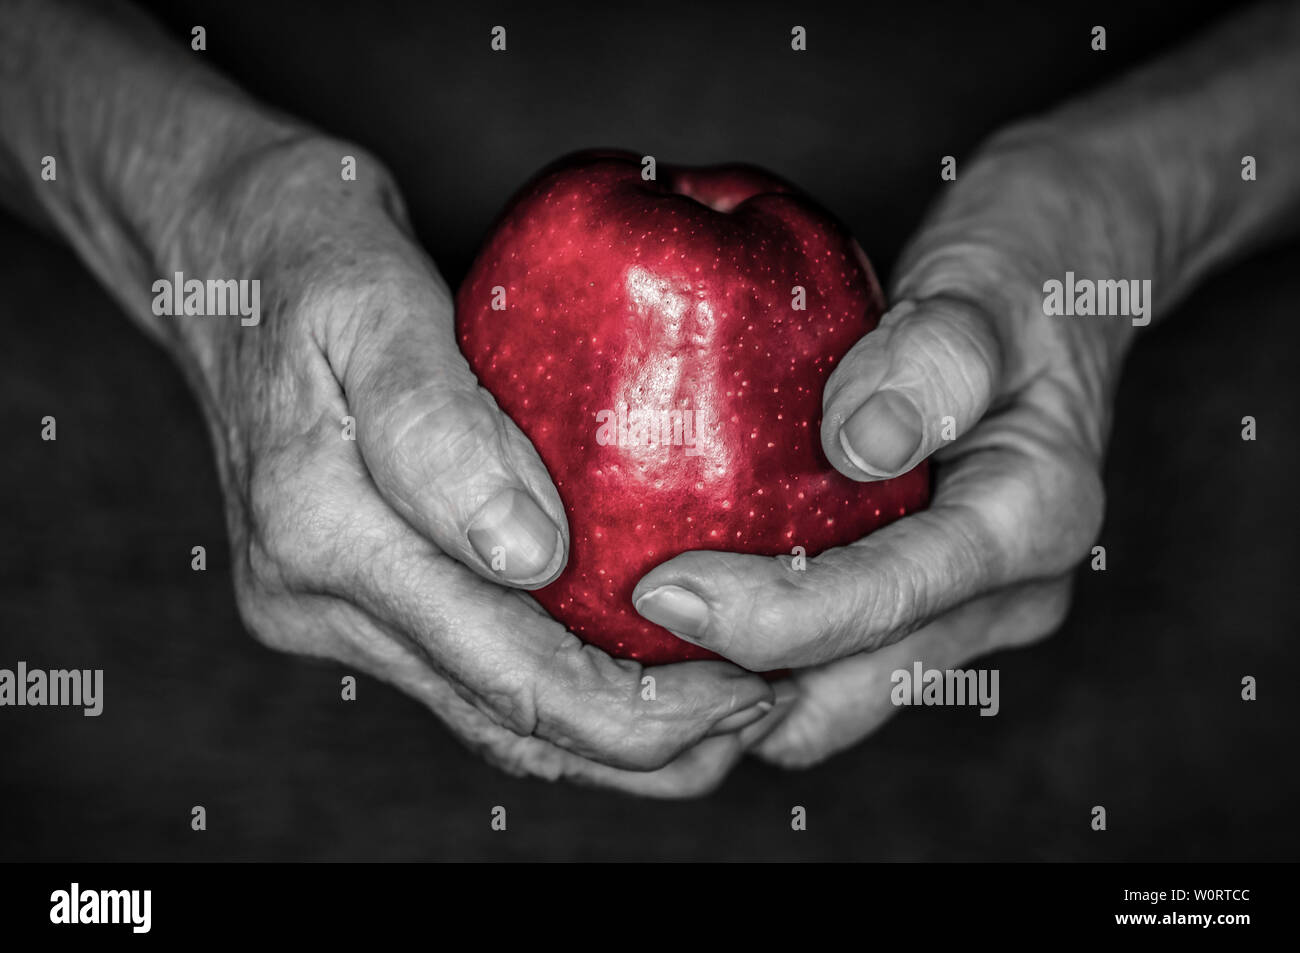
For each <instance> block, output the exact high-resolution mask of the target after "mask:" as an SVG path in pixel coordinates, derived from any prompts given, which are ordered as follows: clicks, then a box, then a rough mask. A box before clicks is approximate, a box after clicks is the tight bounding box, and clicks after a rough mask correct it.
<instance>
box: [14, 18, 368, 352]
mask: <svg viewBox="0 0 1300 953" xmlns="http://www.w3.org/2000/svg"><path fill="white" fill-rule="evenodd" d="M203 57H204V54H203V53H201V52H195V51H191V50H190V49H188V48H186V47H185V46H183V45H181V44H178V43H176V42H175V41H174V40H172V39H170V38H168V37H167V36H165V35H164V34H163V33H162V31H161V30H160V29H158V27H157V26H156V25H155V24H153V23H152V22H151V21H150V20H148V19H147V18H146V17H144V16H143V15H142V14H140V13H139V12H138V11H136V10H135V9H134V8H132V7H130V6H129V5H126V4H122V3H117V2H111V3H99V2H96V3H84V4H81V3H66V2H62V0H60V2H53V0H36V2H21V0H5V2H0V202H4V203H5V204H7V205H9V206H10V208H11V209H12V210H14V211H16V212H18V213H20V214H23V215H25V216H26V217H27V218H29V219H33V220H35V221H36V222H37V223H38V224H43V225H45V226H46V227H48V228H52V229H53V230H54V231H55V232H56V233H57V234H59V235H60V236H61V237H62V238H63V239H64V240H66V241H68V242H69V243H70V244H71V245H72V246H73V247H74V248H75V249H76V251H77V253H78V254H79V255H80V257H81V258H82V259H83V260H84V261H85V263H86V264H87V266H88V267H89V268H90V269H91V270H92V271H93V272H94V273H95V275H96V276H97V277H98V278H99V280H100V281H101V282H102V283H103V284H104V285H105V286H106V287H107V288H108V289H109V291H110V292H111V293H112V294H113V295H114V296H115V297H116V298H117V299H118V301H119V302H120V303H121V304H122V306H123V307H124V309H125V310H126V312H127V314H128V315H129V316H130V317H131V318H132V320H134V321H136V322H137V323H138V324H140V325H141V326H142V327H143V328H144V329H145V330H147V331H148V332H150V333H151V334H153V335H154V336H155V337H156V338H158V339H159V340H160V341H162V342H163V344H164V345H165V346H167V347H169V349H171V350H173V351H180V350H187V351H193V350H195V348H191V347H188V345H190V344H193V343H195V342H193V341H190V340H185V339H186V338H188V337H192V336H198V335H206V334H208V333H210V332H211V331H213V330H214V329H215V328H216V327H217V326H216V325H215V324H214V323H213V322H206V321H194V320H185V321H178V320H176V319H175V318H160V317H158V316H155V315H154V314H153V313H152V311H151V307H150V305H151V301H152V299H153V292H152V290H151V287H152V284H153V282H154V281H155V280H157V279H159V278H170V277H171V276H172V273H173V272H174V271H178V270H184V271H189V272H190V273H191V276H192V277H198V278H200V279H207V278H250V279H251V278H256V277H257V275H256V274H252V273H250V272H251V271H252V270H253V269H254V268H255V267H256V262H257V261H258V260H259V253H260V251H261V250H260V249H259V251H258V253H255V252H254V251H253V250H252V248H251V247H250V246H252V245H254V244H257V243H259V242H261V241H263V240H264V239H265V238H266V236H268V235H270V234H271V233H272V232H273V231H275V229H276V228H277V219H276V213H277V212H283V206H284V205H285V204H286V203H287V202H288V201H289V200H290V196H289V195H288V194H287V193H289V192H292V191H293V188H292V187H291V185H290V182H289V180H290V179H294V178H296V179H298V180H302V179H303V178H304V177H307V176H313V175H317V174H320V177H322V178H323V179H324V182H325V184H324V186H322V187H318V188H317V189H316V194H315V199H316V201H317V204H319V205H320V206H321V207H322V209H328V208H329V207H330V206H331V204H332V203H333V204H335V205H343V204H346V203H348V202H349V201H352V200H354V199H356V198H358V197H360V196H362V195H363V194H365V193H374V192H375V191H376V189H379V190H382V189H384V188H386V187H387V180H386V176H384V175H383V174H382V170H380V174H378V175H374V174H371V175H368V176H367V177H366V178H367V180H368V181H369V182H370V183H372V184H371V185H370V186H367V185H366V184H364V183H360V184H357V185H356V187H355V188H354V189H352V190H351V192H352V196H351V198H349V196H348V195H347V194H344V193H343V191H342V190H341V189H340V188H339V186H341V185H342V183H341V182H340V177H339V171H338V170H339V161H340V157H341V156H342V155H343V154H344V153H345V152H351V153H356V152H357V150H355V149H351V148H343V147H342V146H341V145H340V144H337V143H335V144H332V146H331V144H329V143H328V140H326V139H325V138H324V137H322V136H320V135H319V134H317V133H316V132H315V131H313V130H312V129H310V128H309V127H307V126H306V125H305V124H303V123H301V122H299V121H297V120H295V119H292V118H290V117H288V116H285V115H283V114H280V113H277V112H275V111H272V110H270V109H268V108H266V107H264V106H262V105H260V104H258V103H256V102H254V101H253V100H252V99H250V98H249V97H248V96H247V95H245V94H244V93H243V92H242V91H240V90H239V89H238V88H236V87H235V86H234V85H233V84H231V83H229V82H228V81H226V80H225V79H223V78H222V77H221V76H219V75H218V74H217V73H216V72H215V71H213V70H211V69H209V68H208V67H207V66H206V65H205V64H204V62H203ZM324 153H328V160H327V159H326V157H325V155H324ZM45 156H50V157H52V158H53V159H54V161H55V163H56V165H55V170H56V177H55V178H54V179H53V180H52V181H47V180H46V179H45V178H43V177H42V169H43V157H45ZM255 170H256V171H255ZM266 170H272V171H271V173H270V174H268V172H267V171H266ZM370 171H372V172H373V167H372V169H371V170H370ZM295 173H296V174H295ZM331 179H332V180H333V182H332V184H333V185H334V186H335V188H334V190H333V193H331V192H330V185H331V183H330V180H331ZM375 183H378V185H376V184H375ZM299 191H300V194H305V193H307V192H309V191H311V184H310V183H308V184H307V185H306V186H305V187H303V188H302V189H300V190H299ZM298 204H299V205H300V206H302V205H305V204H308V203H304V202H299V203H298ZM284 227H286V228H287V227H289V226H288V223H284ZM196 269H203V270H204V271H206V272H207V273H206V274H204V273H199V274H193V272H194V271H195V270H196ZM177 345H187V347H184V348H181V347H177ZM199 350H202V348H201V347H200V348H199ZM192 356H194V357H195V358H196V359H197V360H200V361H204V360H210V356H208V357H207V358H205V357H204V356H203V355H192Z"/></svg>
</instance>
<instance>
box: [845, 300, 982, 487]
mask: <svg viewBox="0 0 1300 953" xmlns="http://www.w3.org/2000/svg"><path fill="white" fill-rule="evenodd" d="M1000 377H1001V355H1000V350H999V346H998V341H997V337H996V336H995V334H994V331H993V327H992V323H991V322H990V321H989V320H988V318H987V317H986V316H985V315H984V314H983V313H982V312H981V311H979V310H978V309H976V308H975V307H974V306H972V305H970V304H968V303H966V302H964V301H962V300H960V299H957V298H951V297H936V298H928V299H926V300H924V301H921V302H919V303H918V302H914V301H903V302H900V303H898V304H896V305H895V306H894V307H893V308H892V309H891V310H890V311H889V312H888V313H887V314H886V315H885V316H884V317H883V318H882V319H881V322H880V325H879V327H877V328H876V330H874V331H872V332H871V333H870V334H867V335H866V336H864V337H863V338H862V339H861V340H860V341H858V343H857V344H855V345H854V346H853V348H852V349H851V350H850V351H849V353H848V354H846V355H845V356H844V359H843V360H842V361H841V362H840V365H839V366H838V367H837V368H836V369H835V372H834V373H833V374H831V376H830V379H829V380H828V381H827V382H826V389H825V391H824V394H823V399H822V428H821V436H822V447H823V449H824V450H825V452H826V456H827V458H828V459H829V460H830V462H831V463H832V464H833V465H834V466H835V468H836V469H837V470H839V471H840V472H841V473H843V474H845V475H846V476H849V477H851V478H853V479H855V480H883V479H887V478H889V477H892V476H897V475H898V474H900V473H905V472H906V471H908V470H910V469H912V468H913V467H915V466H916V465H917V464H918V463H920V462H921V461H922V460H923V459H925V458H926V457H928V456H929V455H930V454H931V453H933V452H934V451H935V450H936V449H938V448H939V447H940V446H943V445H944V444H945V443H946V442H947V441H948V440H951V439H954V437H955V436H957V435H962V434H965V433H966V432H967V431H968V430H969V429H970V428H971V427H973V426H974V425H975V422H976V421H978V420H979V419H980V418H981V417H982V416H983V415H984V412H985V410H987V409H988V406H989V403H990V401H991V400H992V398H993V396H994V391H995V388H996V387H997V382H998V381H999V379H1000Z"/></svg>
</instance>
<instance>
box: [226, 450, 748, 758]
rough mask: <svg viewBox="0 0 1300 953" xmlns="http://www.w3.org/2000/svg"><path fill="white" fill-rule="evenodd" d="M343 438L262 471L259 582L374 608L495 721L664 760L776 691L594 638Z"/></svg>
mask: <svg viewBox="0 0 1300 953" xmlns="http://www.w3.org/2000/svg"><path fill="white" fill-rule="evenodd" d="M344 446H345V448H346V449H345V450H344V451H340V449H339V448H338V447H335V446H331V445H324V446H323V447H322V446H318V445H315V444H313V445H312V446H311V447H308V448H306V449H304V450H303V451H302V453H293V454H287V455H286V457H287V459H286V462H285V463H284V465H283V467H282V468H278V469H276V470H275V471H273V472H268V473H267V474H266V475H265V476H264V477H263V478H262V479H259V480H258V481H256V482H257V484H258V485H268V486H271V487H273V488H274V492H270V491H268V492H267V493H266V494H264V497H265V498H263V499H260V500H258V501H257V502H256V503H255V506H256V509H257V511H258V523H259V525H260V526H261V532H260V533H259V534H258V539H260V540H261V542H259V543H257V544H256V545H253V544H251V543H250V546H249V548H248V555H247V564H248V567H249V569H248V571H249V573H250V575H251V576H252V578H253V579H255V580H257V581H258V585H259V586H261V587H263V588H269V589H271V590H273V591H274V592H277V593H287V594H289V595H290V596H294V594H301V593H304V592H307V593H311V594H316V595H324V596H334V597H336V598H337V599H340V600H343V601H346V602H348V603H350V604H353V605H356V606H358V607H359V608H362V609H365V610H366V611H367V612H368V613H369V614H370V615H371V616H372V617H373V618H375V619H376V620H378V621H380V622H382V623H383V624H384V625H385V626H386V627H387V628H388V629H389V630H390V631H392V632H393V633H395V634H398V635H401V636H402V637H403V638H404V639H405V640H406V641H407V642H408V644H410V645H411V646H413V647H415V648H417V649H418V650H419V651H420V652H421V653H422V654H423V656H424V658H425V663H426V665H428V666H430V667H432V668H433V669H434V671H436V672H437V674H439V675H440V676H441V677H442V678H443V679H445V680H447V681H449V682H450V683H452V684H453V685H454V686H455V687H456V690H457V691H458V692H459V693H460V695H461V697H463V698H465V699H466V700H467V701H469V702H470V703H471V704H473V705H475V706H476V707H477V708H478V709H479V710H480V711H482V712H484V713H485V714H487V715H488V716H489V717H490V718H492V719H493V720H494V721H496V722H497V723H498V724H500V725H503V726H505V727H508V728H510V729H511V730H512V731H514V732H515V733H516V734H521V735H536V736H538V737H540V738H543V739H545V740H548V741H550V742H552V743H554V744H556V745H558V746H560V747H563V748H567V749H569V750H573V751H576V752H578V753H580V754H582V755H584V756H589V757H591V758H592V759H593V760H598V761H602V762H604V763H608V764H614V765H616V766H619V767H626V768H630V769H634V770H651V769H654V768H658V767H662V766H663V765H665V764H667V763H668V762H669V761H671V760H672V759H673V757H675V756H676V755H677V754H679V753H680V752H682V751H685V750H686V749H688V748H690V747H691V746H693V745H694V744H695V743H697V742H698V741H700V740H702V739H703V738H705V737H708V736H709V735H710V734H711V733H713V732H715V731H719V730H724V729H731V727H732V726H733V725H734V720H733V721H728V722H725V724H721V727H720V723H723V722H724V719H728V718H730V716H733V715H735V714H737V713H738V712H743V711H745V710H747V709H751V708H754V707H755V706H759V707H760V710H759V711H758V712H756V713H753V714H751V715H750V716H749V717H751V718H752V717H758V716H761V714H762V711H761V706H760V704H759V703H761V702H767V701H770V700H771V689H770V688H769V687H768V685H767V683H766V682H765V681H763V679H761V678H759V677H758V676H755V675H752V674H750V673H747V672H745V671H743V670H741V669H739V668H737V667H736V666H734V665H731V664H730V663H727V662H721V661H711V662H692V663H684V664H679V665H670V666H663V667H659V668H648V669H647V668H643V667H642V666H640V665H638V664H636V663H634V662H628V661H620V660H615V659H613V658H611V657H610V656H608V655H606V654H605V653H603V652H601V651H599V650H598V649H595V648H593V647H590V646H586V645H584V644H583V643H582V642H581V641H579V640H578V639H577V637H575V636H574V635H572V634H571V633H569V632H567V631H566V630H565V629H564V627H563V626H561V625H560V624H559V623H558V622H556V621H555V620H554V619H552V618H551V617H550V616H549V615H547V614H546V613H545V612H544V611H543V610H542V609H541V607H540V606H538V605H537V603H536V602H535V601H534V600H533V599H531V597H529V596H527V595H526V594H524V593H522V592H519V591H517V590H511V589H503V588H502V587H501V586H499V585H496V584H494V583H491V582H488V581H487V580H484V579H482V578H481V577H479V576H477V575H475V574H474V573H472V572H470V571H469V570H468V569H466V568H465V567H464V566H463V565H461V564H460V563H459V562H457V561H455V560H453V559H452V558H450V557H449V556H446V555H445V554H443V553H441V552H439V551H438V550H437V549H436V548H435V547H434V546H433V545H432V544H431V543H429V542H428V541H427V540H425V539H424V538H423V537H421V536H420V535H419V534H417V533H416V532H415V531H414V530H412V529H411V527H410V526H408V525H407V524H406V523H405V522H404V521H403V520H402V518H401V517H400V516H399V515H398V514H397V513H395V512H394V511H393V510H392V509H391V508H389V506H388V505H387V504H386V503H385V502H384V501H383V500H382V499H380V498H379V496H378V495H377V494H376V493H375V492H374V489H373V487H372V486H371V485H370V484H369V482H368V477H367V474H366V470H365V466H364V464H363V463H362V461H361V460H360V458H359V455H358V454H356V453H355V452H354V451H353V452H347V450H350V449H351V448H350V445H344ZM306 454H313V456H306ZM299 597H300V596H299ZM308 635H310V634H309V633H308ZM301 641H304V640H303V639H300V640H299V642H301ZM740 721H741V722H744V721H745V719H744V718H742V719H740Z"/></svg>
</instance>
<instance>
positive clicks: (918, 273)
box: [634, 144, 1128, 766]
mask: <svg viewBox="0 0 1300 953" xmlns="http://www.w3.org/2000/svg"><path fill="white" fill-rule="evenodd" d="M951 188H952V191H951V192H950V193H949V195H948V196H947V197H946V198H945V200H944V201H943V202H941V203H940V204H939V206H938V208H937V210H936V211H935V213H934V214H932V216H931V217H930V219H929V221H928V222H927V224H926V226H925V227H923V228H922V230H921V231H920V233H919V234H918V236H917V237H916V238H915V239H914V241H913V242H912V243H911V245H910V246H909V249H908V251H907V252H906V253H905V255H904V257H903V260H902V262H901V265H900V268H899V278H898V280H896V281H895V283H894V294H893V296H892V298H893V301H894V302H895V303H894V305H893V307H892V309H891V310H890V311H889V312H888V313H887V314H886V315H885V316H884V318H883V319H882V321H881V323H880V325H879V327H878V328H877V329H876V330H875V331H873V332H872V333H870V334H868V335H866V336H865V337H863V338H862V339H861V340H860V341H859V342H858V343H857V345H856V346H855V347H854V348H853V349H852V350H851V351H850V352H849V353H848V354H847V355H846V357H845V358H844V359H843V361H842V362H841V364H840V365H839V367H838V368H837V369H836V371H835V373H834V374H832V375H831V377H830V379H829V380H828V382H827V385H826V388H825V391H824V399H823V423H822V430H821V437H822V446H823V448H824V450H825V453H826V456H827V457H828V459H829V460H830V462H831V463H832V464H833V465H834V466H835V468H836V469H837V470H839V471H840V472H842V473H844V474H846V475H847V476H850V477H852V478H853V479H856V480H859V481H868V480H879V479H886V478H888V477H891V476H896V475H898V474H900V473H904V472H906V471H907V470H909V469H911V468H912V467H915V466H916V465H917V464H918V463H919V462H920V461H922V460H924V459H926V458H928V457H932V458H933V459H934V460H935V461H936V463H937V466H936V468H935V474H936V476H935V486H934V493H933V499H932V502H931V505H930V508H929V509H928V510H925V511H921V512H917V513H914V514H911V515H908V516H907V517H904V518H903V519H901V520H899V521H897V522H895V523H893V524H891V525H889V526H887V527H885V528H883V529H881V530H878V531H877V532H875V533H873V534H871V535H870V536H867V537H866V538H864V539H862V540H859V541H858V542H856V543H854V544H852V545H849V546H845V547H841V548H838V549H833V550H829V551H827V552H824V553H822V554H821V555H819V556H818V557H817V558H815V559H810V560H808V561H807V565H806V569H805V570H804V571H793V568H792V563H791V560H790V559H788V558H777V559H773V558H766V557H758V556H749V555H740V554H734V553H714V552H690V553H685V554H683V555H681V556H678V557H676V558H675V559H672V560H669V561H668V562H666V563H664V564H662V565H660V566H658V567H656V568H655V569H654V570H652V571H651V572H650V573H648V574H647V575H646V576H645V577H644V578H643V579H642V580H641V581H640V582H639V583H638V585H637V588H636V591H635V594H634V596H635V597H637V598H640V597H641V596H642V595H643V594H645V593H648V592H650V591H651V590H653V589H655V588H656V587H660V586H665V585H674V586H678V587H681V588H684V589H687V590H690V591H692V592H694V593H696V594H698V595H699V596H700V597H701V598H702V599H703V601H704V603H705V604H706V605H707V607H708V611H707V613H706V614H704V615H701V616H700V617H699V618H698V619H696V620H695V625H694V626H693V627H690V628H689V631H683V629H682V627H681V624H680V620H679V622H678V625H677V626H675V629H674V630H675V631H677V632H679V633H680V634H681V635H683V636H684V637H686V638H688V639H689V640H690V641H692V642H695V643H697V644H699V645H702V646H704V647H706V648H708V649H711V650H712V651H714V652H717V653H718V654H720V655H722V656H723V657H725V658H728V659H730V660H732V661H735V662H737V663H738V664H740V665H742V666H744V667H746V668H748V669H751V670H755V671H764V670H772V669H793V670H794V671H793V674H792V676H791V678H790V680H789V681H788V682H786V683H784V684H782V685H779V686H778V696H779V698H780V701H779V703H778V705H777V707H776V709H775V710H774V711H772V712H771V713H770V714H769V715H768V716H767V717H765V718H764V719H763V720H762V721H760V722H759V723H757V724H755V725H753V726H750V727H749V728H747V729H746V730H745V731H744V732H742V735H743V736H744V739H745V742H746V744H747V745H751V746H753V749H754V750H755V752H756V753H757V754H758V755H759V756H761V757H763V758H765V759H768V760H770V761H773V762H776V763H779V764H782V765H786V766H803V765H808V764H812V763H815V762H817V761H820V760H821V759H823V758H825V757H826V756H828V755H830V754H832V753H834V752H836V751H839V750H841V749H843V748H845V747H847V746H849V745H851V744H853V743H855V742H856V741H858V740H859V739H861V738H862V737H864V736H865V735H867V734H868V733H870V732H871V731H872V730H874V729H875V728H876V727H877V726H879V725H880V724H881V722H883V721H884V720H885V719H887V718H888V717H889V716H890V715H891V714H893V712H894V710H895V706H894V704H893V703H892V702H891V698H890V695H891V687H892V685H891V676H892V674H893V673H894V672H895V671H896V670H900V669H903V670H908V671H910V670H911V669H912V667H913V664H914V662H916V661H921V662H922V663H923V665H924V667H925V668H927V669H929V668H937V669H941V670H942V669H946V668H955V667H960V666H962V665H964V664H965V663H966V662H968V661H970V660H972V659H974V658H976V657H978V656H981V655H984V654H986V653H988V652H991V651H994V650H997V649H1001V648H1007V647H1012V646H1020V645H1024V644H1027V643H1029V642H1032V641H1034V640H1036V639H1038V638H1040V637H1042V636H1044V635H1046V634H1048V633H1050V632H1052V631H1053V630H1054V629H1055V628H1057V627H1058V626H1059V625H1060V623H1061V622H1062V620H1063V618H1064V616H1065V613H1066V610H1067V608H1068V603H1069V596H1070V588H1071V570H1072V569H1073V568H1074V567H1075V566H1076V565H1077V564H1078V563H1079V561H1080V560H1081V559H1082V558H1083V557H1084V556H1085V555H1086V554H1087V553H1088V552H1089V551H1090V548H1091V547H1092V546H1093V544H1094V542H1095V540H1096V537H1097V535H1098V532H1099V530H1100V525H1101V520H1102V513H1103V488H1102V481H1101V477H1100V471H1101V464H1102V455H1103V450H1104V445H1105V440H1106V434H1107V431H1108V428H1109V418H1110V402H1111V394H1112V390H1113V384H1114V380H1115V378H1116V376H1117V373H1118V368H1119V364H1120V362H1121V359H1122V354H1123V351H1124V348H1125V346H1126V342H1127V340H1128V335H1127V332H1126V331H1125V330H1124V328H1123V327H1122V326H1121V325H1120V324H1117V323H1116V322H1117V320H1118V321H1120V322H1123V321H1124V319H1115V318H1087V317H1084V318H1060V317H1046V316H1045V315H1044V313H1043V295H1042V284H1043V282H1044V280H1046V279H1047V278H1050V277H1057V278H1060V277H1063V276H1064V271H1065V270H1066V268H1068V267H1070V266H1071V265H1072V263H1074V262H1078V263H1079V264H1080V265H1084V264H1087V263H1090V262H1091V259H1090V258H1087V257H1086V253H1085V251H1084V250H1081V249H1077V248H1072V247H1071V246H1070V243H1069V237H1068V236H1069V232H1068V231H1067V230H1065V229H1064V228H1062V229H1060V230H1058V226H1059V225H1061V224H1064V223H1061V222H1060V221H1059V220H1058V218H1057V215H1058V210H1060V209H1070V208H1073V207H1078V205H1080V204H1082V205H1083V206H1084V207H1086V208H1089V209H1090V210H1091V213H1090V214H1104V206H1105V205H1106V204H1107V202H1109V201H1112V200H1116V199H1118V198H1122V196H1116V195H1114V193H1113V192H1112V191H1109V190H1110V188H1111V187H1110V185H1109V184H1108V183H1103V182H1100V181H1097V180H1094V178H1093V177H1092V176H1091V175H1090V174H1088V173H1086V172H1085V171H1084V170H1082V169H1080V168H1075V167H1074V166H1073V165H1072V163H1071V161H1070V160H1069V159H1065V158H1062V157H1061V156H1060V155H1058V154H1056V153H1055V152H1054V151H1053V150H1050V149H1042V148H1033V149H1027V148H1022V146H1021V145H1020V144H1016V145H1013V146H1010V147H1009V148H1008V151H1007V153H1006V154H997V153H996V152H995V154H994V155H992V156H990V157H989V159H988V160H987V161H985V162H982V163H978V164H976V165H975V166H974V167H973V168H972V170H971V172H970V173H969V174H967V176H966V177H965V178H964V180H963V181H962V182H961V183H959V184H957V185H955V186H952V187H951ZM1103 196H1104V198H1103ZM649 601H651V600H642V601H641V602H640V603H639V607H640V608H641V609H642V610H643V613H644V614H646V615H647V616H649V617H653V606H647V602H649ZM646 609H648V610H649V611H645V610H646Z"/></svg>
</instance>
